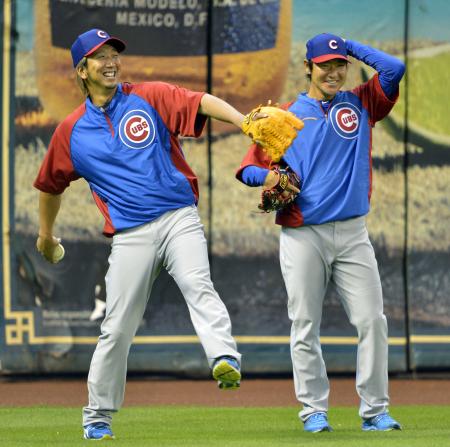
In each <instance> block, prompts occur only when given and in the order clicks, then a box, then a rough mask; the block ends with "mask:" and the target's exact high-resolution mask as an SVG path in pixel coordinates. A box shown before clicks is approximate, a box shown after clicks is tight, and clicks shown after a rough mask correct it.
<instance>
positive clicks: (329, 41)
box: [306, 33, 350, 64]
mask: <svg viewBox="0 0 450 447" xmlns="http://www.w3.org/2000/svg"><path fill="white" fill-rule="evenodd" d="M306 59H308V60H311V61H313V62H314V63H316V64H319V63H320V62H326V61H329V60H331V59H344V60H346V61H347V62H350V61H349V60H348V57H347V47H346V45H345V42H344V40H343V39H342V38H341V37H339V36H335V35H334V34H328V33H323V34H318V35H317V36H314V37H313V38H312V39H310V40H308V42H306Z"/></svg>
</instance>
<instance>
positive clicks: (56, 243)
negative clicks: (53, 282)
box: [36, 234, 65, 264]
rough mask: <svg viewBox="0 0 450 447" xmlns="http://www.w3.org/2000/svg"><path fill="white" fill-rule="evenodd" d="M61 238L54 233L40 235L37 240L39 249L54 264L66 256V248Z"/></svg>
mask: <svg viewBox="0 0 450 447" xmlns="http://www.w3.org/2000/svg"><path fill="white" fill-rule="evenodd" d="M60 242H61V239H59V238H57V237H55V236H53V235H41V234H40V235H39V236H38V238H37V241H36V248H37V251H38V252H39V253H40V254H41V255H42V256H43V257H44V259H46V260H47V261H48V262H50V263H52V264H56V263H57V262H59V261H61V260H62V259H63V258H64V254H65V250H64V247H63V246H62V245H61V243H60Z"/></svg>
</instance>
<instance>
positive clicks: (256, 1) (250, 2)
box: [213, 0, 279, 8]
mask: <svg viewBox="0 0 450 447" xmlns="http://www.w3.org/2000/svg"><path fill="white" fill-rule="evenodd" d="M277 1H279V0H214V1H213V6H214V8H231V7H234V6H256V5H267V4H268V3H275V2H277Z"/></svg>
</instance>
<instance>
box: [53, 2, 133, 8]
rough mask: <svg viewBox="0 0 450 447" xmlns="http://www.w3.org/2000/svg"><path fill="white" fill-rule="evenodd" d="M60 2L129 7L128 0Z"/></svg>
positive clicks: (92, 5)
mask: <svg viewBox="0 0 450 447" xmlns="http://www.w3.org/2000/svg"><path fill="white" fill-rule="evenodd" d="M58 1H59V2H60V3H72V4H74V5H84V6H90V7H100V8H129V7H130V3H129V1H128V0H58Z"/></svg>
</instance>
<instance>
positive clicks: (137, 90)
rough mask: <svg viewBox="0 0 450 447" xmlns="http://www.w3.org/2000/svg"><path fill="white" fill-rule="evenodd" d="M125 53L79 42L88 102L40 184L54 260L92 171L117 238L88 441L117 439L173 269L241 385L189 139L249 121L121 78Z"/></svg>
mask: <svg viewBox="0 0 450 447" xmlns="http://www.w3.org/2000/svg"><path fill="white" fill-rule="evenodd" d="M124 49H125V43H124V42H122V40H120V39H118V38H116V37H112V36H110V35H109V34H108V33H107V32H106V31H103V30H100V29H91V30H89V31H87V32H85V33H84V34H81V35H80V36H78V38H77V39H76V40H75V42H74V44H73V46H72V50H71V51H72V59H73V65H74V67H75V69H76V74H77V81H78V84H79V86H80V88H81V89H82V91H83V92H84V93H85V95H86V101H85V102H84V103H83V104H82V105H80V106H79V107H78V108H77V109H76V110H75V111H74V112H73V113H72V114H70V115H69V116H68V117H67V118H66V119H65V120H64V121H63V122H62V123H61V124H60V125H59V126H58V127H57V129H56V131H55V132H54V134H53V137H52V139H51V142H50V146H49V148H48V151H47V153H46V155H45V158H44V160H43V162H42V165H41V168H40V171H39V173H38V175H37V178H36V180H35V182H34V186H35V187H36V188H38V189H39V190H40V194H39V216H40V228H39V237H38V239H37V249H38V250H39V252H41V254H42V255H43V256H44V257H45V259H47V260H48V261H50V262H58V261H60V260H61V259H62V257H63V256H64V251H63V249H62V248H61V247H62V246H61V244H60V241H59V239H58V238H56V237H55V236H54V232H53V226H54V223H55V219H56V216H57V214H58V211H59V208H60V204H61V196H62V194H63V192H64V191H65V189H66V188H67V187H68V186H69V184H70V183H71V182H72V181H74V180H77V179H78V178H81V177H82V178H84V179H85V180H86V181H87V182H88V183H89V186H90V188H91V191H92V195H93V198H94V200H95V202H96V204H97V206H98V208H99V210H100V212H101V213H102V214H103V217H104V219H105V225H104V229H103V232H104V234H105V235H107V236H109V237H112V238H113V239H112V247H111V255H110V257H109V270H108V273H107V275H106V278H105V282H106V315H105V318H104V320H103V323H102V325H101V335H100V337H99V340H98V344H97V347H96V349H95V352H94V355H93V357H92V362H91V366H90V371H89V377H88V389H89V403H88V405H87V406H86V407H85V408H84V410H83V427H84V437H85V438H86V439H92V440H99V439H110V438H113V437H114V436H113V432H112V429H111V422H112V414H113V413H114V412H116V411H118V409H119V408H120V406H121V404H122V402H123V398H124V391H125V380H126V371H127V357H128V352H129V349H130V345H131V342H132V339H133V337H134V335H135V333H136V331H137V329H138V326H139V323H140V321H141V319H142V316H143V314H144V310H145V307H146V304H147V301H148V298H149V296H150V292H151V289H152V284H153V282H154V280H155V279H156V277H157V275H158V273H159V271H160V269H161V267H163V266H164V267H165V268H166V269H167V270H168V272H169V273H170V275H171V276H172V277H173V278H174V279H175V281H176V283H177V285H178V286H179V288H180V290H181V292H182V293H183V296H184V298H185V300H186V303H187V305H188V308H189V313H190V316H191V320H192V323H193V325H194V328H195V330H196V333H197V335H198V337H199V339H200V342H201V344H202V346H203V348H204V350H205V353H206V356H207V359H208V363H209V366H210V367H211V369H212V375H213V377H214V378H215V379H216V380H217V381H218V384H219V387H220V388H222V389H236V388H238V387H239V383H240V379H241V372H240V361H241V355H240V354H239V352H238V351H237V347H236V342H235V340H234V339H233V337H232V335H231V322H230V318H229V315H228V312H227V309H226V308H225V305H224V304H223V302H222V301H221V299H220V298H219V296H218V294H217V292H216V291H215V289H214V287H213V284H212V282H211V277H210V269H209V263H208V252H207V246H206V239H205V236H204V232H203V226H202V224H201V222H200V219H199V215H198V211H197V200H198V194H199V191H198V182H197V177H196V175H195V174H194V172H193V171H192V169H191V168H190V167H189V165H188V164H187V162H186V160H185V158H184V156H183V153H182V149H181V144H180V141H179V139H178V136H179V135H182V136H187V137H198V136H200V134H201V132H202V130H203V127H204V125H205V122H206V120H207V117H213V118H215V119H218V120H221V121H225V122H229V123H232V124H234V125H236V126H237V127H240V126H241V123H242V121H243V118H244V117H243V115H242V114H241V113H240V112H238V111H237V110H236V109H234V108H233V107H232V106H231V105H229V104H228V103H226V102H224V101H222V100H221V99H219V98H217V97H215V96H212V95H209V94H205V93H201V92H193V91H189V90H186V89H184V88H181V87H178V86H175V85H171V84H166V83H163V82H146V83H140V84H129V83H121V82H120V81H119V78H120V71H121V65H120V53H121V52H122V51H123V50H124ZM61 93H62V94H63V92H61Z"/></svg>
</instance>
